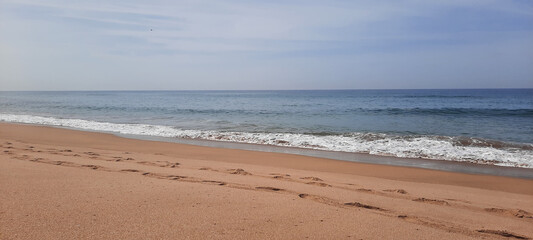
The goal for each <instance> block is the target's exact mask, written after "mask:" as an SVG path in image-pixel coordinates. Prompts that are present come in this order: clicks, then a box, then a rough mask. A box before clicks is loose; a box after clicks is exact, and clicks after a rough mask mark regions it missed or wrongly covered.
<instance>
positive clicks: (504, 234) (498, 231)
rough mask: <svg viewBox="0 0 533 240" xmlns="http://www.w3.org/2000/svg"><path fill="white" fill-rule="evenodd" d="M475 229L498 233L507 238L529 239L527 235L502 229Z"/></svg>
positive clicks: (481, 231) (482, 231)
mask: <svg viewBox="0 0 533 240" xmlns="http://www.w3.org/2000/svg"><path fill="white" fill-rule="evenodd" d="M477 231H478V232H480V233H488V234H494V235H499V236H502V237H507V238H515V239H529V238H528V237H524V236H520V235H518V234H515V233H511V232H508V231H502V230H488V229H481V230H477Z"/></svg>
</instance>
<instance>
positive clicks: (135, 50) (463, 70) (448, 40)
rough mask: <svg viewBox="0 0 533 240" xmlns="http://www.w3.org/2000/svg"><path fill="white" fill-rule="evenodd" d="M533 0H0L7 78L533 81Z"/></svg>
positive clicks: (65, 84) (0, 59)
mask: <svg viewBox="0 0 533 240" xmlns="http://www.w3.org/2000/svg"><path fill="white" fill-rule="evenodd" d="M532 66H533V1H512V0H502V1H494V0H434V1H419V0H407V1H313V0H306V1H304V0H302V1H242V0H235V1H223V0H222V1H220V0H219V1H203V0H197V1H160V0H155V1H137V0H128V1H122V0H121V1H110V0H109V1H72V0H48V1H37V0H17V1H15V0H13V1H11V0H0V90H187V89H192V90H194V89H206V90H211V89H214V90H215V89H369V88H371V89H397V88H524V87H529V88H531V87H533V67H532Z"/></svg>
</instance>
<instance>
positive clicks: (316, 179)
mask: <svg viewBox="0 0 533 240" xmlns="http://www.w3.org/2000/svg"><path fill="white" fill-rule="evenodd" d="M300 179H303V180H311V181H318V182H321V181H324V180H322V179H320V178H317V177H301V178H300Z"/></svg>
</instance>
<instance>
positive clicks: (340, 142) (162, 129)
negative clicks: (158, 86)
mask: <svg viewBox="0 0 533 240" xmlns="http://www.w3.org/2000/svg"><path fill="white" fill-rule="evenodd" d="M0 121H5V122H17V123H28V124H41V125H50V126H62V127H69V128H77V129H83V130H92V131H104V132H113V133H121V134H132V135H144V136H158V137H168V138H186V139H202V140H214V141H226V142H239V143H254V144H266V145H275V146H284V147H297V148H307V149H317V150H328V151H341V152H355V153H368V154H374V155H385V156H394V157H404V158H426V159H435V160H450V161H461V162H473V163H479V164H491V165H498V166H511V167H523V168H533V144H521V143H509V142H502V141H495V140H487V139H481V138H470V137H448V136H426V135H393V134H384V133H357V132H356V133H347V134H333V133H331V134H330V133H320V134H316V133H315V134H298V133H267V132H257V133H255V132H254V133H252V132H225V131H211V130H209V131H207V130H188V129H179V128H175V127H171V126H163V125H149V124H121V123H109V122H97V121H89V120H83V119H63V118H53V117H41V116H32V115H15V114H0Z"/></svg>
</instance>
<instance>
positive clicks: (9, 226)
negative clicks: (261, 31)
mask: <svg viewBox="0 0 533 240" xmlns="http://www.w3.org/2000/svg"><path fill="white" fill-rule="evenodd" d="M532 203H533V180H528V179H519V178H509V177H499V176H488V175H470V174H461V173H452V172H443V171H435V170H426V169H417V168H407V167H396V166H385V165H373V164H362V163H353V162H345V161H337V160H329V159H321V158H313V157H306V156H299V155H291V154H282V153H267V152H254V151H246V150H234V149H221V148H212V147H202V146H193V145H186V144H177V143H168V142H155V141H143V140H136V139H127V138H121V137H117V136H114V135H111V134H104V133H95V132H82V131H75V130H68V129H59V128H51V127H42V126H31V125H18V124H7V123H0V239H530V238H533V204H532Z"/></svg>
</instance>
